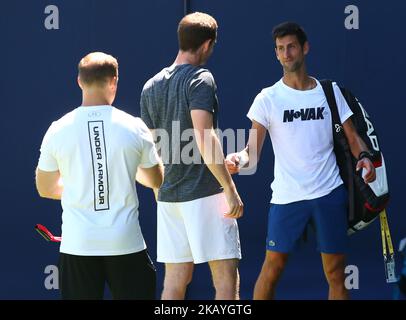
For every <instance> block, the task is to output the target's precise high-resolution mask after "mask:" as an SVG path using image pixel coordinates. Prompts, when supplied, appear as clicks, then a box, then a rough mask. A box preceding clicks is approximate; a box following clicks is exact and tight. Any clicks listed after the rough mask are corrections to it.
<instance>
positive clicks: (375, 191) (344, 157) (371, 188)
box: [320, 80, 389, 234]
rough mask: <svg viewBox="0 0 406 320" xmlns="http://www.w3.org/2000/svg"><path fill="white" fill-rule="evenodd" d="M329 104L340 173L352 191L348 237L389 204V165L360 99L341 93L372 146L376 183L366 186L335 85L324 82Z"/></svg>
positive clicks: (355, 122) (344, 91) (360, 133)
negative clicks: (347, 135)
mask: <svg viewBox="0 0 406 320" xmlns="http://www.w3.org/2000/svg"><path fill="white" fill-rule="evenodd" d="M320 83H321V85H322V87H323V90H324V93H325V95H326V98H327V102H328V104H329V107H330V110H331V114H332V119H333V136H334V152H335V155H336V158H337V164H338V167H339V169H340V175H341V178H342V179H343V181H344V185H345V186H346V188H347V191H348V197H349V199H348V200H349V201H348V204H349V210H348V234H353V233H355V232H356V231H359V230H361V229H364V228H365V227H366V226H368V225H369V224H370V223H371V222H372V221H373V220H375V219H376V218H377V217H378V215H379V213H380V212H381V211H382V210H383V209H385V207H386V205H387V204H388V201H389V188H388V180H387V175H386V167H385V161H384V158H383V155H382V152H381V150H380V147H379V143H378V137H377V134H376V131H375V129H374V127H373V125H372V122H371V119H370V118H369V116H368V114H367V112H366V111H365V109H364V108H363V107H362V105H361V103H360V102H359V101H358V99H357V98H356V97H355V96H354V95H353V94H352V93H351V92H350V91H349V90H347V89H345V88H342V87H340V90H341V92H342V94H343V96H344V98H345V100H346V101H347V104H348V106H349V107H350V108H351V110H352V112H353V116H352V117H351V120H352V122H353V124H354V127H355V128H356V130H357V132H358V134H359V136H360V137H361V138H362V140H363V141H364V142H365V144H366V145H367V146H368V149H369V153H370V158H371V160H372V163H373V165H374V167H375V170H376V180H375V181H374V182H372V183H368V184H366V183H365V182H364V180H363V178H362V172H361V171H362V170H360V171H358V172H357V171H356V170H355V168H356V164H357V161H358V160H357V159H355V158H354V156H353V155H352V153H351V150H350V147H349V145H348V142H347V139H346V137H345V134H344V130H343V127H342V124H341V121H340V117H339V114H338V109H337V103H336V100H335V96H334V90H333V86H332V81H330V80H322V81H320Z"/></svg>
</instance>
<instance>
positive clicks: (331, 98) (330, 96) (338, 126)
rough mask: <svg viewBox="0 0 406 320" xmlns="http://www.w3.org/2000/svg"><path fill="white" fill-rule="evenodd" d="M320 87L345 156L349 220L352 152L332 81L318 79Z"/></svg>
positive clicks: (351, 216)
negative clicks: (339, 112)
mask: <svg viewBox="0 0 406 320" xmlns="http://www.w3.org/2000/svg"><path fill="white" fill-rule="evenodd" d="M320 84H321V87H322V88H323V91H324V94H325V96H326V99H327V104H328V106H329V108H330V111H331V118H332V122H333V123H332V124H333V137H334V140H335V141H336V143H337V144H338V145H339V146H340V148H341V149H342V150H343V152H344V157H345V160H346V161H345V170H346V172H345V174H346V175H347V176H348V181H347V190H348V199H349V202H348V211H349V214H348V217H349V219H350V220H353V219H354V217H355V192H354V190H355V182H354V179H353V176H354V173H353V163H352V154H351V150H350V146H349V144H348V142H347V138H346V137H345V134H344V129H343V126H342V123H341V120H340V116H339V114H338V107H337V102H336V98H335V94H334V89H333V81H331V80H320Z"/></svg>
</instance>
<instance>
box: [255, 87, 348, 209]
mask: <svg viewBox="0 0 406 320" xmlns="http://www.w3.org/2000/svg"><path fill="white" fill-rule="evenodd" d="M316 83H317V86H316V87H315V88H314V89H311V90H296V89H293V88H291V87H289V86H287V85H286V84H285V83H284V82H283V80H282V79H281V80H279V81H278V82H277V83H275V84H274V85H273V86H271V87H268V88H265V89H263V90H262V91H261V92H260V93H259V94H258V95H257V96H256V98H255V100H254V102H253V104H252V106H251V108H250V110H249V112H248V114H247V117H248V118H250V119H251V120H255V121H256V122H259V123H260V124H261V125H262V126H264V127H265V128H266V129H267V130H268V132H269V135H270V137H271V140H272V146H273V150H274V155H275V169H274V181H273V182H272V184H271V188H272V191H273V193H272V199H271V203H275V204H286V203H291V202H296V201H301V200H310V199H316V198H319V197H322V196H325V195H327V194H329V193H330V192H331V191H332V190H333V189H335V188H336V187H338V186H339V185H341V184H342V183H343V182H342V180H341V177H340V174H339V169H338V166H337V162H336V157H335V154H334V151H333V132H332V119H331V112H330V108H329V106H328V104H327V99H326V97H325V95H324V91H323V89H322V87H321V85H320V83H319V81H317V80H316ZM333 88H334V93H335V96H336V101H337V107H338V112H339V115H340V119H341V122H342V123H344V122H345V121H346V120H347V119H348V118H349V117H350V116H351V115H352V111H351V109H350V108H349V106H348V104H347V103H346V101H345V99H344V97H343V95H342V94H341V91H340V89H339V87H338V86H337V84H336V83H333Z"/></svg>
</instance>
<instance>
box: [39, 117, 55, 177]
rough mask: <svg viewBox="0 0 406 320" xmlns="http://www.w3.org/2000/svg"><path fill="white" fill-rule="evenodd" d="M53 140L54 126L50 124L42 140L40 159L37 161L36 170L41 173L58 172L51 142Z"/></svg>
mask: <svg viewBox="0 0 406 320" xmlns="http://www.w3.org/2000/svg"><path fill="white" fill-rule="evenodd" d="M54 139H55V130H54V124H52V125H51V126H50V127H49V128H48V130H47V132H46V133H45V136H44V138H43V139H42V144H41V149H40V157H39V160H38V169H40V170H42V171H49V172H51V171H58V170H59V168H58V162H57V160H56V157H55V154H54V148H53V143H54V142H53V141H54Z"/></svg>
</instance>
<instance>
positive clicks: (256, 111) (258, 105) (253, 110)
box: [247, 93, 270, 129]
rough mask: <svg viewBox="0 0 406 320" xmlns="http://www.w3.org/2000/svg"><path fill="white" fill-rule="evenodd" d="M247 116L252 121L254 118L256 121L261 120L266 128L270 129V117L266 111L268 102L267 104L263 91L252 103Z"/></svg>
mask: <svg viewBox="0 0 406 320" xmlns="http://www.w3.org/2000/svg"><path fill="white" fill-rule="evenodd" d="M247 117H248V118H249V119H250V120H251V121H253V120H254V121H256V122H259V123H260V124H261V125H263V126H264V127H265V128H267V129H269V127H270V119H269V116H268V114H267V112H266V104H265V101H264V96H263V94H262V93H259V94H258V95H257V96H256V97H255V99H254V102H253V103H252V105H251V107H250V109H249V111H248V113H247Z"/></svg>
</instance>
